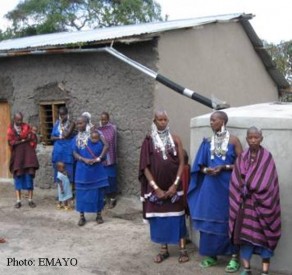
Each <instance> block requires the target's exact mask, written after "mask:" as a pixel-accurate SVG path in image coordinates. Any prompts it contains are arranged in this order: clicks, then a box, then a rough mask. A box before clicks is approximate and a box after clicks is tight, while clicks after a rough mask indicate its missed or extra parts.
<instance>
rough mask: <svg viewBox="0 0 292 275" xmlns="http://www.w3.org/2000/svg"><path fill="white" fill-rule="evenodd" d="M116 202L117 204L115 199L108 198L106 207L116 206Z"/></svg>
mask: <svg viewBox="0 0 292 275" xmlns="http://www.w3.org/2000/svg"><path fill="white" fill-rule="evenodd" d="M116 204H117V200H116V199H113V198H111V199H110V200H109V204H108V209H113V208H114V207H115V206H116Z"/></svg>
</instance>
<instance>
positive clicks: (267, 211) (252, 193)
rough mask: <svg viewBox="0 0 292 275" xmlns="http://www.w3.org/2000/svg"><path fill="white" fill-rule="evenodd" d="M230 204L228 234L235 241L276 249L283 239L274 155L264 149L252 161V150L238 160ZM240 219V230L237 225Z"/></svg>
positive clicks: (246, 151) (261, 148) (232, 182)
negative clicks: (281, 237) (281, 238)
mask: <svg viewBox="0 0 292 275" xmlns="http://www.w3.org/2000/svg"><path fill="white" fill-rule="evenodd" d="M229 203H230V210H229V215H230V219H229V232H230V236H231V237H232V238H233V241H234V240H235V239H238V240H239V241H240V243H246V242H247V243H250V244H252V245H256V246H261V247H264V248H267V249H269V250H274V249H275V248H276V246H277V243H278V241H279V239H280V236H281V209H280V196H279V183H278V174H277V170H276V166H275V163H274V160H273V156H272V154H271V153H270V152H269V151H268V150H266V149H265V148H263V147H262V146H260V149H259V151H258V153H257V158H256V159H255V160H254V161H253V162H252V161H251V158H250V150H249V149H246V150H245V151H244V152H243V153H242V154H241V155H240V156H239V157H238V158H237V160H236V163H235V166H234V169H233V172H232V176H231V181H230V196H229ZM239 213H242V215H240V214H239ZM239 218H241V222H240V226H239V227H238V226H235V225H238V219H239ZM240 243H239V244H240Z"/></svg>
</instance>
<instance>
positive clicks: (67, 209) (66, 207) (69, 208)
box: [64, 205, 73, 211]
mask: <svg viewBox="0 0 292 275" xmlns="http://www.w3.org/2000/svg"><path fill="white" fill-rule="evenodd" d="M64 210H65V211H71V210H73V209H72V208H71V207H70V206H69V205H65V206H64Z"/></svg>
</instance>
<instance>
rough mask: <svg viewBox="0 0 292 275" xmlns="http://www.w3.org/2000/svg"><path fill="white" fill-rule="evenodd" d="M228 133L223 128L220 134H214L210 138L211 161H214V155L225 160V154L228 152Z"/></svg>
mask: <svg viewBox="0 0 292 275" xmlns="http://www.w3.org/2000/svg"><path fill="white" fill-rule="evenodd" d="M229 138H230V133H229V131H227V130H226V129H225V128H224V130H223V131H221V132H217V133H214V135H213V136H212V137H211V148H210V151H211V159H214V157H215V155H216V156H217V157H220V158H222V159H223V160H225V159H226V153H227V151H228V143H229Z"/></svg>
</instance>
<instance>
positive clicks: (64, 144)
mask: <svg viewBox="0 0 292 275" xmlns="http://www.w3.org/2000/svg"><path fill="white" fill-rule="evenodd" d="M59 124H60V121H59V120H57V121H56V123H55V124H54V127H53V130H52V133H51V136H53V137H59V136H60V131H59ZM72 140H73V136H72V137H70V138H68V139H60V140H55V141H54V147H53V152H52V163H53V168H54V181H55V182H57V172H58V171H57V169H56V163H57V162H58V161H61V162H63V163H64V164H65V169H66V171H67V174H68V177H69V180H70V182H73V164H74V158H73V151H72Z"/></svg>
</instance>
